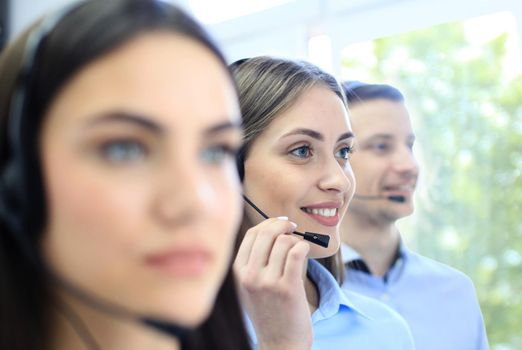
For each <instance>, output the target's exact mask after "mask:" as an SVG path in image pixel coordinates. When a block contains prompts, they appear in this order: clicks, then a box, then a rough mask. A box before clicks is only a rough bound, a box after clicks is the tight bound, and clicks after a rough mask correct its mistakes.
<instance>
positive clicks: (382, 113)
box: [349, 99, 413, 138]
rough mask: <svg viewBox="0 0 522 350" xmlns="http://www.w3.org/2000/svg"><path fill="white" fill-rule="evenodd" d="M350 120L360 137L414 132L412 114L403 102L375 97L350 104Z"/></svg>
mask: <svg viewBox="0 0 522 350" xmlns="http://www.w3.org/2000/svg"><path fill="white" fill-rule="evenodd" d="M349 114H350V120H351V122H352V127H353V130H354V133H355V134H356V136H357V137H358V138H364V137H366V136H371V135H372V134H398V135H403V134H404V135H409V134H412V133H413V130H412V126H411V120H410V115H409V113H408V110H407V109H406V106H405V105H404V103H403V102H398V101H392V100H388V99H375V100H369V101H365V102H361V103H357V104H355V105H353V106H349Z"/></svg>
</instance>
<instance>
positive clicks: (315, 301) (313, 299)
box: [303, 259, 319, 315]
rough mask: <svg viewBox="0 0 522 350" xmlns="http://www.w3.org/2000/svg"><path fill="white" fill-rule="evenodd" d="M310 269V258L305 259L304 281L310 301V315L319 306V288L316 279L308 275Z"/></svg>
mask: <svg viewBox="0 0 522 350" xmlns="http://www.w3.org/2000/svg"><path fill="white" fill-rule="evenodd" d="M307 270H308V259H306V260H305V263H304V266H303V283H304V289H305V293H306V300H307V301H308V307H309V309H310V315H311V314H313V313H314V311H315V310H317V308H318V307H319V291H318V290H317V286H316V285H315V283H314V281H312V280H311V279H310V278H308V275H307Z"/></svg>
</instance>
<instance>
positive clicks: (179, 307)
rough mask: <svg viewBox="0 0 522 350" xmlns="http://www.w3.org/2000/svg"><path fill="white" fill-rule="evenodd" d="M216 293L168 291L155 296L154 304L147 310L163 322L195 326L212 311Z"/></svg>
mask: <svg viewBox="0 0 522 350" xmlns="http://www.w3.org/2000/svg"><path fill="white" fill-rule="evenodd" d="M215 299H216V295H210V294H209V293H201V292H199V291H194V290H193V291H192V293H188V291H185V292H183V293H179V292H178V293H169V295H161V296H158V297H157V298H155V300H154V305H153V306H152V310H151V308H149V310H150V311H151V314H150V316H151V317H152V318H158V319H160V320H164V321H165V322H171V323H174V324H179V325H182V326H184V327H188V328H195V327H197V326H199V325H200V324H201V323H203V322H204V321H205V320H206V319H207V318H208V317H209V316H210V313H211V312H212V309H213V307H214V302H215Z"/></svg>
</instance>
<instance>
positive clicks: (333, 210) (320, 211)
mask: <svg viewBox="0 0 522 350" xmlns="http://www.w3.org/2000/svg"><path fill="white" fill-rule="evenodd" d="M304 210H305V211H306V212H307V213H311V214H315V215H321V216H326V217H331V216H334V215H335V214H336V213H337V209H336V208H331V209H328V208H320V209H309V208H304Z"/></svg>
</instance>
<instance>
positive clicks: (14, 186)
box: [0, 162, 21, 232]
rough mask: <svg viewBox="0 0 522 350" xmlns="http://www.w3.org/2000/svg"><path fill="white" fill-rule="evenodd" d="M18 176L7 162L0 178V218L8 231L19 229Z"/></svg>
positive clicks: (15, 169) (12, 165)
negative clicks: (7, 227)
mask: <svg viewBox="0 0 522 350" xmlns="http://www.w3.org/2000/svg"><path fill="white" fill-rule="evenodd" d="M20 175H21V174H19V171H18V170H17V168H16V166H15V164H14V162H9V164H8V165H7V166H6V168H5V170H4V172H3V174H2V177H1V178H0V218H1V220H3V221H4V222H5V223H6V224H7V225H8V226H9V229H10V230H12V231H14V232H16V231H19V230H20V229H21V217H20V216H21V213H20V193H19V192H20V188H19V187H20V181H21V179H20Z"/></svg>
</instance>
